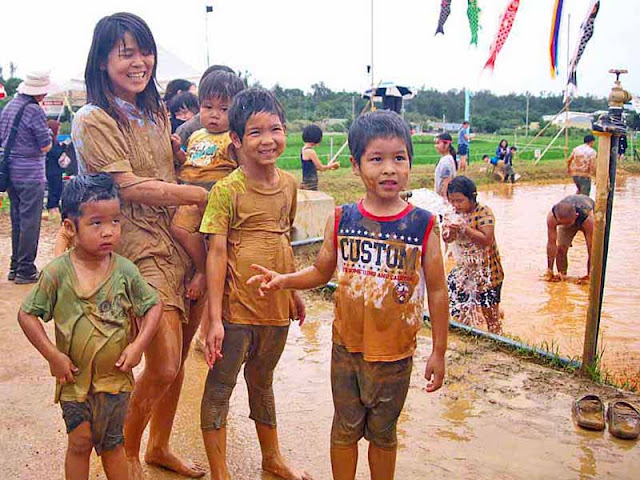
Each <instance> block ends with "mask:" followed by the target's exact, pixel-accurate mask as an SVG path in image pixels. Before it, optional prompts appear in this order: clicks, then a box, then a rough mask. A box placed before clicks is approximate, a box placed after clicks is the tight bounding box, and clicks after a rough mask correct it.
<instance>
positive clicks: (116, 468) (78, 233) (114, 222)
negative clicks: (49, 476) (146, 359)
mask: <svg viewBox="0 0 640 480" xmlns="http://www.w3.org/2000/svg"><path fill="white" fill-rule="evenodd" d="M119 217H120V200H119V198H118V189H117V186H116V184H115V182H114V181H113V179H112V178H111V176H110V175H109V174H106V173H98V174H93V175H82V176H79V177H76V178H74V179H73V180H71V181H70V182H69V184H68V185H67V187H66V188H65V190H64V192H63V194H62V218H63V227H64V228H65V230H66V231H67V233H68V234H69V236H70V238H72V239H73V241H74V244H75V246H74V248H73V249H72V250H69V251H68V252H66V253H64V254H63V255H61V256H59V257H58V258H56V259H55V260H53V261H52V262H51V263H49V265H47V266H46V267H45V268H44V270H43V271H42V273H41V275H40V278H39V280H38V283H37V284H36V285H35V286H34V288H33V290H32V291H31V292H30V293H29V296H28V297H27V298H26V299H25V301H24V303H23V304H22V307H21V308H20V312H19V313H18V321H19V322H20V326H21V327H22V330H23V331H24V333H25V335H26V336H27V338H28V339H29V341H30V342H31V343H32V344H33V346H34V347H36V349H37V350H38V351H39V352H40V353H41V354H42V356H43V357H44V358H45V359H46V360H47V361H48V362H49V368H50V370H51V375H53V376H54V377H56V383H57V385H56V395H55V401H56V402H60V405H61V407H62V416H63V418H64V421H65V424H66V427H67V433H68V435H69V443H68V447H67V453H66V458H65V478H66V479H67V480H69V479H88V478H89V458H90V455H91V450H92V449H93V448H95V450H96V453H97V454H98V455H101V458H102V465H103V467H104V470H105V473H106V476H107V478H108V479H118V480H120V479H125V480H126V479H128V478H129V476H128V472H127V462H126V460H125V455H124V449H123V446H122V444H123V441H124V436H123V425H124V418H125V414H126V412H127V404H128V400H129V395H130V392H131V391H132V390H133V383H134V380H133V374H132V372H131V369H132V368H133V367H135V366H136V365H138V363H140V360H141V358H142V353H143V352H144V350H145V349H146V348H147V346H148V345H149V342H150V341H151V339H152V338H153V336H154V334H155V332H156V329H157V326H158V320H159V319H160V316H161V314H162V304H161V302H160V300H159V298H158V294H157V293H156V291H155V290H154V289H153V288H152V287H151V286H150V285H149V284H148V283H147V282H146V281H145V280H144V279H143V278H142V276H141V275H140V272H139V271H138V269H137V267H136V266H135V265H134V264H133V263H132V262H130V261H129V260H127V259H126V258H124V257H121V256H119V255H117V254H115V253H114V252H113V249H114V247H115V245H116V244H117V242H118V240H119V239H120V220H119ZM135 317H137V318H141V320H142V322H141V323H140V325H139V328H140V330H139V332H138V334H137V336H136V337H135V339H134V340H133V341H132V342H130V341H129V338H130V337H132V336H133V335H132V333H133V332H132V330H133V328H132V327H136V326H137V325H136V323H137V322H134V321H132V320H133V319H134V318H135ZM38 318H41V319H42V320H43V321H44V322H48V321H50V320H51V319H52V318H53V319H54V322H55V325H56V329H55V331H56V344H55V345H54V344H53V343H51V341H50V340H49V338H48V336H47V334H46V332H45V330H44V327H43V325H42V324H41V323H40V322H39V321H38Z"/></svg>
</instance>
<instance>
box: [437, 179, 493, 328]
mask: <svg viewBox="0 0 640 480" xmlns="http://www.w3.org/2000/svg"><path fill="white" fill-rule="evenodd" d="M477 194H478V193H477V189H476V184H475V183H474V182H473V180H471V179H470V178H467V177H465V176H459V177H456V178H454V179H453V180H451V183H449V185H448V187H447V197H448V199H449V203H450V204H451V205H452V206H453V208H454V209H455V211H456V213H459V214H460V215H462V219H463V221H462V222H451V223H447V224H445V225H444V228H443V239H444V241H445V242H446V243H453V242H456V245H457V246H458V247H459V250H458V255H457V257H458V258H457V265H456V266H455V267H454V268H453V270H451V272H450V273H449V276H448V278H447V283H448V284H449V306H450V310H451V316H452V317H456V318H459V319H460V320H462V321H463V322H464V323H469V322H471V321H472V320H473V318H474V317H475V309H476V307H478V306H479V307H480V308H481V309H482V315H483V316H484V320H485V321H486V322H487V328H488V329H489V331H490V332H491V333H502V326H501V324H500V294H501V291H502V281H503V279H504V272H503V270H502V264H501V262H500V253H499V252H498V245H497V244H496V238H495V234H494V229H495V217H494V216H493V212H492V211H491V209H490V208H489V207H487V206H486V205H482V204H480V203H478V201H477V198H476V197H477ZM455 256H456V255H455V254H454V257H455Z"/></svg>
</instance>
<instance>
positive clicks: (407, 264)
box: [333, 203, 434, 362]
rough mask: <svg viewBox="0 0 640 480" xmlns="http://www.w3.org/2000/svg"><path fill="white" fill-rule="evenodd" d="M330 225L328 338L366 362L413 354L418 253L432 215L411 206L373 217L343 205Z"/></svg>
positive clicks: (420, 287) (420, 284)
mask: <svg viewBox="0 0 640 480" xmlns="http://www.w3.org/2000/svg"><path fill="white" fill-rule="evenodd" d="M338 215H339V220H338V223H337V227H336V238H335V241H336V246H337V250H338V264H337V271H338V290H337V292H336V308H335V321H334V323H333V342H334V343H337V344H339V345H342V346H344V347H345V348H347V350H349V351H350V352H359V353H362V354H363V356H364V359H365V360H367V361H371V362H376V361H384V362H392V361H396V360H400V359H402V358H406V357H409V356H411V355H413V352H414V350H415V347H416V333H417V332H418V330H419V329H420V327H421V325H422V312H423V310H424V292H425V281H424V273H423V269H422V256H423V252H424V247H425V245H426V242H427V239H428V237H429V233H430V232H431V229H432V228H433V224H434V217H433V215H432V214H431V213H430V212H428V211H427V210H423V209H421V208H417V207H414V206H412V205H409V206H407V208H406V209H405V210H404V211H403V212H401V213H400V214H398V215H396V216H393V217H376V216H374V215H372V214H371V213H369V212H367V211H366V210H365V209H364V207H363V205H362V203H358V204H350V205H344V206H343V207H342V208H341V209H340V210H339V214H338Z"/></svg>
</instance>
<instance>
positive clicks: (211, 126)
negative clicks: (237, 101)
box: [200, 97, 231, 133]
mask: <svg viewBox="0 0 640 480" xmlns="http://www.w3.org/2000/svg"><path fill="white" fill-rule="evenodd" d="M230 103H231V100H229V99H228V98H221V97H210V98H205V99H204V100H203V101H202V104H200V123H201V124H202V126H203V127H204V128H206V129H207V131H208V132H209V133H224V132H226V131H228V130H229V105H230Z"/></svg>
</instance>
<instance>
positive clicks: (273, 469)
mask: <svg viewBox="0 0 640 480" xmlns="http://www.w3.org/2000/svg"><path fill="white" fill-rule="evenodd" d="M262 469H263V470H266V471H267V472H269V473H273V474H274V475H275V476H277V477H280V478H284V479H285V480H313V477H312V476H311V475H309V474H308V473H307V472H304V471H302V472H300V471H298V470H295V469H293V468H291V466H290V465H289V464H288V463H287V462H285V461H284V458H282V456H280V455H275V456H273V457H271V458H263V459H262Z"/></svg>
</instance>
